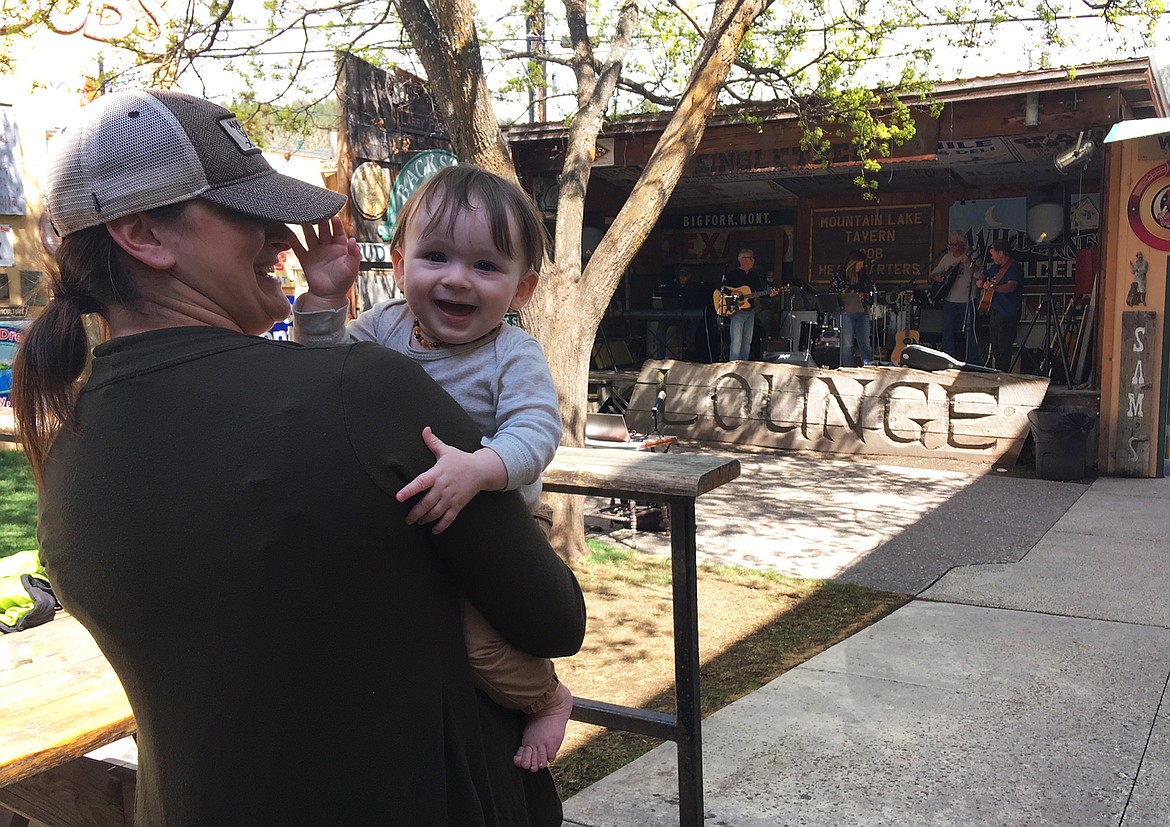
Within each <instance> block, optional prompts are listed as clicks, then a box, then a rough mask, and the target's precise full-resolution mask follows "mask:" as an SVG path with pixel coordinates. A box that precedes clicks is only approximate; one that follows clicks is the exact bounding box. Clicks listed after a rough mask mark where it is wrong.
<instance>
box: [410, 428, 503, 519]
mask: <svg viewBox="0 0 1170 827" xmlns="http://www.w3.org/2000/svg"><path fill="white" fill-rule="evenodd" d="M422 436H423V442H424V443H426V446H427V447H428V448H429V449H430V450H431V453H432V454H434V455H435V464H434V465H433V466H432V467H431V469H430V470H428V471H424V472H423V473H421V474H419V475H418V476H417V477H415V478H414V479H413V480H411V481H410V482H409V483H407V485H406V487H404V488H403V489H402V490H401V491H399V492H398V494H397V495H395V496H396V498H397V499H398V502H405V501H406V500H409V499H410V498H411V497H413V496H415V495H416V494H421V493H422V492H423V491H426V492H427V493H426V495H425V496H424V497H423V498H422V499H421V500H420V501H419V502H418V504H417V505H415V507H414V508H412V509H411V510H410V513H409V514H407V515H406V522H407V524H408V525H414V524H415V523H429V522H435V527H434V528H433V529H432V531H433V532H434V533H435V534H438V533H439V532H440V531H442V530H443V529H445V528H446V527H447V526H449V525H451V522H452V520H454V519H455V518H456V517H458V516H459V512H460V511H462V510H463V506H465V505H467V503H468V502H469V501H470V500H471V498H472V497H474V496H475V495H476V494H478V493H479V492H480V491H496V490H499V489H501V488H503V487H504V486H505V485H506V484H507V480H508V472H507V469H505V468H504V461H503V460H502V459H500V456H499V454H497V453H496V452H495V451H493V450H492V449H491V448H480V449H479V450H478V451H476V452H475V453H474V454H469V453H467V452H466V451H461V450H459V449H458V448H452V447H451V446H450V445H448V444H447V443H445V442H443V440H441V439H439V438H438V437H437V436H435V434H434V432H433V431H432V430H431V429H430V428H423V433H422ZM428 489H429V490H428ZM436 521H437V522H436Z"/></svg>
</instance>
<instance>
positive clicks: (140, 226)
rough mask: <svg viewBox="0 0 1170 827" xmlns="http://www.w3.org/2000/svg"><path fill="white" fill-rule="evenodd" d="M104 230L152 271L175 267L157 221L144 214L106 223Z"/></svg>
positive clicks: (133, 214) (173, 259)
mask: <svg viewBox="0 0 1170 827" xmlns="http://www.w3.org/2000/svg"><path fill="white" fill-rule="evenodd" d="M106 230H107V231H108V232H109V234H110V238H112V239H114V243H115V244H117V245H118V246H119V247H121V248H122V249H123V250H125V251H126V253H127V254H128V255H130V256H131V257H132V258H134V259H137V260H138V261H140V262H142V263H143V264H145V265H146V266H147V267H150V268H152V269H154V270H169V269H171V268H172V267H174V266H175V255H174V253H173V252H172V251H171V249H170V247H169V246H168V245H167V243H166V240H165V239H166V236H165V234H162V233H160V232H159V231H158V230H159V222H158V220H157V219H156V218H155V217H154V216H151V215H148V214H146V213H141V212H136V213H130V215H126V216H123V217H122V218H115V219H114V220H113V221H108V222H106Z"/></svg>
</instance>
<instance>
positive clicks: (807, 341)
mask: <svg viewBox="0 0 1170 827" xmlns="http://www.w3.org/2000/svg"><path fill="white" fill-rule="evenodd" d="M869 299H870V301H869V308H868V310H867V313H868V314H869V319H870V322H871V325H870V339H871V342H872V344H873V348H874V353H875V354H882V353H888V352H890V351H892V344H891V343H892V340H893V339H894V338H895V337H896V335H897V334H898V333H899V332H900V331H903V330H907V329H909V328H911V327H913V326H914V320H915V319H916V318H917V315H918V310H919V309H920V308H922V307H926V306H929V302H928V300H927V297H926V291H924V290H916V289H915V288H914V285H913V284H909V285H907V286H905V287H903V288H900V289H897V290H888V291H883V290H879V289H877V288H875V289H874V290H873V291H872V292H871V293H870V296H869ZM840 343H841V331H840V329H839V328H838V327H837V316H836V314H834V313H823V312H822V313H818V314H817V320H816V321H815V322H809V321H802V322H801V323H800V339H799V343H798V344H797V348H796V349H797V350H803V351H805V352H812V351H813V350H818V349H821V348H825V349H833V350H836V349H837V348H839V347H840ZM794 344H796V343H794ZM887 345H889V346H887ZM879 358H882V357H881V356H879Z"/></svg>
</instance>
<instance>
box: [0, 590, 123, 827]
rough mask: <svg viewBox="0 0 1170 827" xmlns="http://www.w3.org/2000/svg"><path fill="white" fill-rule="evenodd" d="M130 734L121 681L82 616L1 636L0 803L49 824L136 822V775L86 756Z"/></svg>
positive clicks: (98, 826) (102, 826)
mask: <svg viewBox="0 0 1170 827" xmlns="http://www.w3.org/2000/svg"><path fill="white" fill-rule="evenodd" d="M133 732H134V716H133V715H132V714H131V712H130V704H129V702H128V701H127V700H126V694H125V692H123V691H122V684H121V683H119V681H118V677H117V675H115V674H114V670H113V669H112V668H111V667H110V665H109V663H108V662H107V661H106V659H105V657H104V656H103V655H102V653H101V650H99V649H98V647H97V644H96V643H94V641H93V638H92V637H90V635H89V632H87V631H86V630H85V628H84V627H83V626H82V625H81V624H80V623H79V622H77V620H76V618H74V617H72V616H71V615H69V614H68V613H67V612H58V613H57V616H56V617H54V618H53V620H52V621H50V622H49V623H46V624H44V625H42V626H36V627H34V628H32V629H26V630H25V631H23V632H13V633H10V634H7V635H0V806H3V807H7V808H8V809H9V810H12V811H13V812H15V813H18V814H19V815H21V816H23V817H24V818H27V819H33V820H36V821H40V822H42V823H44V824H48V825H51V826H52V827H58V826H60V827H73V825H91V826H92V827H106V825H109V827H115V826H116V827H122V825H126V824H130V823H131V822H132V820H133V815H134V812H133V806H130V807H129V808H128V809H127V807H126V801H125V796H124V795H123V790H122V786H123V783H124V782H125V783H130V784H131V787H130V789H132V778H129V777H128V776H125V775H119V774H116V773H115V774H111V767H108V766H106V765H104V764H102V763H101V762H98V761H92V760H90V759H87V758H84V757H83V756H84V755H85V754H86V753H88V752H91V751H93V750H95V749H97V748H98V747H102V746H105V745H106V744H110V743H113V742H114V741H117V740H119V739H120V738H124V737H126V736H127V735H130V734H131V733H133ZM17 823H19V822H17Z"/></svg>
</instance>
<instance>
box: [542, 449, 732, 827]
mask: <svg viewBox="0 0 1170 827" xmlns="http://www.w3.org/2000/svg"><path fill="white" fill-rule="evenodd" d="M739 470H740V469H739V460H737V459H729V458H727V457H716V456H709V455H703V454H655V453H648V452H643V451H623V450H620V449H607V448H565V447H562V448H561V449H560V450H558V451H557V455H556V459H554V460H553V463H552V465H550V466H549V467H548V468H547V469H546V470H545V473H544V488H545V490H546V491H555V492H558V493H562V494H584V495H586V496H591V497H616V498H620V499H627V500H635V501H636V500H654V501H656V502H665V503H667V505H668V510H669V513H670V552H671V573H672V588H673V594H674V675H675V688H676V692H675V714H674V715H666V714H663V713H660V712H652V711H649V710H645V709H635V708H631V707H626V706H617V705H615V704H609V703H605V702H603V701H595V700H587V699H584V698H577V699H576V700H575V701H574V703H573V718H574V719H575V720H578V721H583V722H585V723H589V724H596V725H598V726H605V727H611V728H613V729H621V730H625V731H628V732H636V733H639V734H641V735H649V736H651V737H653V738H661V739H663V740H667V741H674V742H675V744H676V745H677V747H678V788H679V800H678V809H679V824H680V825H681V827H697V825H701V824H702V823H703V738H702V708H701V705H700V690H699V599H698V588H697V583H698V571H697V565H696V562H695V552H696V540H695V500H696V498H698V497H700V496H702V495H703V494H706V493H707V492H708V491H711V490H713V489H715V488H718V487H719V486H721V485H723V484H724V483H727V482H730V481H731V480H733V479H735V478H736V477H738V476H739Z"/></svg>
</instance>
